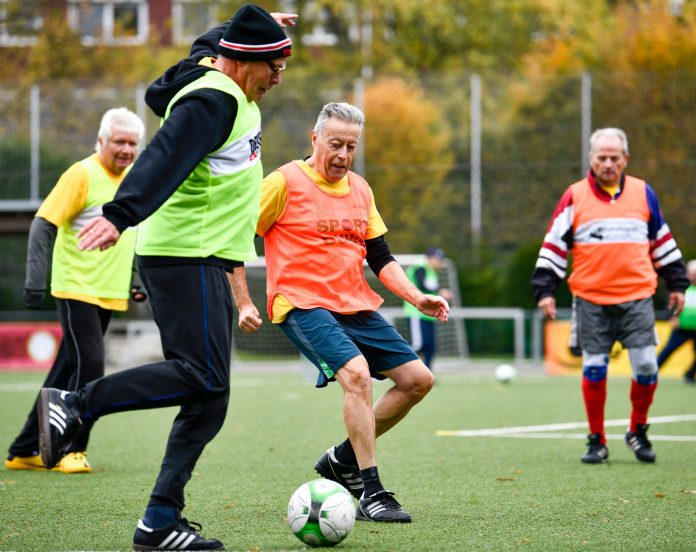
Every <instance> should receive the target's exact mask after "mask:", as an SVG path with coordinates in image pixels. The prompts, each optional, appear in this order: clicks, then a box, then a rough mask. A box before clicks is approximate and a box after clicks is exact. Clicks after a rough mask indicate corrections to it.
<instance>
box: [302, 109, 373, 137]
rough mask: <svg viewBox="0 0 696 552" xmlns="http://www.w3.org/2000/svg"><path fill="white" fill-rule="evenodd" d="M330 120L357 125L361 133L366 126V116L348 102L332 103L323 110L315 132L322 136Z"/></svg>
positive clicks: (315, 126) (318, 118)
mask: <svg viewBox="0 0 696 552" xmlns="http://www.w3.org/2000/svg"><path fill="white" fill-rule="evenodd" d="M329 119H338V120H339V121H345V122H346V123H355V124H357V125H358V126H359V127H360V132H362V129H363V125H364V124H365V114H364V113H363V112H362V111H360V110H359V109H358V108H357V107H355V106H354V105H351V104H349V103H346V102H332V103H327V104H326V105H325V106H324V107H322V108H321V111H320V112H319V117H317V124H316V125H314V132H316V133H317V134H321V133H322V131H323V130H324V127H325V126H326V123H327V121H328V120H329Z"/></svg>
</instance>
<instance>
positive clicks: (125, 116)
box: [94, 107, 145, 151]
mask: <svg viewBox="0 0 696 552" xmlns="http://www.w3.org/2000/svg"><path fill="white" fill-rule="evenodd" d="M114 132H126V133H128V134H135V135H136V136H137V137H138V143H140V142H141V141H142V139H143V136H145V125H144V124H143V122H142V121H141V120H140V117H138V116H137V115H136V114H135V113H133V112H132V111H131V110H130V109H126V108H125V107H115V108H113V109H109V110H108V111H107V112H106V113H104V115H103V116H102V119H101V123H99V132H98V133H97V138H101V139H102V141H104V142H106V141H107V140H108V139H109V138H111V135H112V134H113V133H114ZM94 149H96V150H97V151H99V150H100V149H101V146H100V145H99V140H97V143H96V145H95V146H94Z"/></svg>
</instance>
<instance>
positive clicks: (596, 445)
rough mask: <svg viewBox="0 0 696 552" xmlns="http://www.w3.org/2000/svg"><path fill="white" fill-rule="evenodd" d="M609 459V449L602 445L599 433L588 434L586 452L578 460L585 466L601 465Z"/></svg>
mask: <svg viewBox="0 0 696 552" xmlns="http://www.w3.org/2000/svg"><path fill="white" fill-rule="evenodd" d="M608 458H609V449H608V448H607V447H606V445H603V444H602V435H601V434H600V433H590V434H589V435H588V436H587V452H586V453H585V454H584V455H583V457H582V458H580V461H581V462H584V463H585V464H602V463H604V462H606V461H607V460H608Z"/></svg>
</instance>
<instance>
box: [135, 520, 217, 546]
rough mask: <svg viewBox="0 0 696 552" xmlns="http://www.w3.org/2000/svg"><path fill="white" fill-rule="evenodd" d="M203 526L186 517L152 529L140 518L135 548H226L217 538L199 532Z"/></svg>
mask: <svg viewBox="0 0 696 552" xmlns="http://www.w3.org/2000/svg"><path fill="white" fill-rule="evenodd" d="M200 530H201V526H200V525H199V524H198V523H195V522H193V521H188V520H187V519H186V518H181V519H179V520H178V521H177V522H176V523H174V524H172V525H168V526H167V527H164V528H163V529H152V528H150V527H148V526H147V525H145V524H144V523H143V520H142V519H139V520H138V526H137V527H136V529H135V535H133V550H224V549H225V545H224V544H222V543H221V542H220V541H219V540H217V539H206V538H204V537H201V536H200V535H199V534H198V531H200Z"/></svg>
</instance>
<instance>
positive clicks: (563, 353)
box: [544, 320, 694, 377]
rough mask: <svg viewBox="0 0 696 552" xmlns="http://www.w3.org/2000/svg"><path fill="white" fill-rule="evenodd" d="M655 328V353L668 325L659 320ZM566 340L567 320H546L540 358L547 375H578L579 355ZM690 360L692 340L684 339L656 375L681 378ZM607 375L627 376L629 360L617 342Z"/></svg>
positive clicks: (670, 328)
mask: <svg viewBox="0 0 696 552" xmlns="http://www.w3.org/2000/svg"><path fill="white" fill-rule="evenodd" d="M655 326H656V327H655V329H656V330H657V336H658V345H657V351H656V352H657V353H658V354H659V352H660V351H661V350H662V348H663V347H664V346H665V345H666V344H667V340H668V339H669V334H670V333H671V332H672V326H671V324H670V323H669V322H667V321H662V320H659V321H658V322H657V323H656V325H655ZM569 339H570V320H548V321H546V323H545V326H544V342H545V344H546V347H545V351H544V360H545V362H546V371H547V372H548V373H549V374H582V356H574V355H573V354H572V353H571V352H570V348H569V347H568V341H569ZM693 362H694V343H693V342H692V341H687V342H686V343H685V344H684V345H682V346H681V347H679V349H677V350H676V351H674V352H673V353H672V354H671V356H670V357H669V358H668V359H667V361H666V362H665V363H664V365H663V366H662V368H661V369H660V377H663V376H666V377H682V376H683V375H684V372H686V371H687V370H688V369H689V367H690V366H691V365H692V364H693ZM609 374H613V375H622V376H630V375H631V363H630V362H629V360H628V351H627V350H626V349H624V348H623V347H622V346H621V345H620V344H619V343H618V342H617V343H615V344H614V348H613V349H612V351H611V354H610V355H609Z"/></svg>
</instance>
